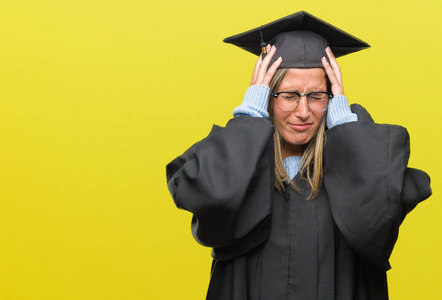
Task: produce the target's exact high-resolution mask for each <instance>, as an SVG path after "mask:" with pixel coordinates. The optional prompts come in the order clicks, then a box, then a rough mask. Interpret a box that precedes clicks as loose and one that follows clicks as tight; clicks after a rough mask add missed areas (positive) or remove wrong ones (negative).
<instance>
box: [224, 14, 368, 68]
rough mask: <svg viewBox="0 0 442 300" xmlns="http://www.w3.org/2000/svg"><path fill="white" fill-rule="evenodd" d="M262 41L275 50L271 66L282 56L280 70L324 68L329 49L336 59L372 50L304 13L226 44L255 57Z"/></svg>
mask: <svg viewBox="0 0 442 300" xmlns="http://www.w3.org/2000/svg"><path fill="white" fill-rule="evenodd" d="M262 41H265V42H268V43H269V44H271V45H275V46H276V49H277V50H276V53H275V55H274V56H273V59H272V61H271V62H270V64H269V66H271V64H272V63H273V62H274V61H275V60H276V59H277V58H278V57H280V56H281V57H282V63H281V65H280V66H279V68H318V67H319V68H322V63H321V58H322V57H323V56H325V57H326V58H327V55H326V53H325V48H326V47H327V46H330V48H331V50H332V51H333V54H334V55H335V57H339V56H343V55H346V54H349V53H352V52H356V51H359V50H362V49H366V48H369V47H370V45H369V44H367V43H366V42H364V41H362V40H360V39H358V38H356V37H354V36H352V35H351V34H348V33H346V32H345V31H342V30H341V29H339V28H336V27H335V26H333V25H331V24H329V23H327V22H324V21H322V20H321V19H318V18H316V17H315V16H313V15H311V14H309V13H307V12H305V11H300V12H297V13H295V14H292V15H289V16H287V17H284V18H282V19H279V20H276V21H274V22H271V23H268V24H266V25H262V26H260V27H257V28H255V29H252V30H249V31H246V32H243V33H240V34H237V35H234V36H231V37H228V38H225V39H224V42H225V43H230V44H233V45H236V46H238V47H240V48H242V49H244V50H247V51H249V52H251V53H253V54H255V55H260V53H261V51H262V50H261V48H262V44H261V42H262Z"/></svg>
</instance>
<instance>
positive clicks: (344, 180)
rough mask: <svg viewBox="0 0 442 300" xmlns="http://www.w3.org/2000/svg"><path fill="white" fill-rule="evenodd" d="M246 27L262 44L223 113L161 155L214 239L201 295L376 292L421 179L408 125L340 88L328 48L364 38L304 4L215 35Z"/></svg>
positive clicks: (176, 191)
mask: <svg viewBox="0 0 442 300" xmlns="http://www.w3.org/2000/svg"><path fill="white" fill-rule="evenodd" d="M333 31H334V32H333ZM257 32H258V33H259V34H260V35H262V36H264V38H265V37H266V36H269V35H270V36H271V40H270V45H272V46H270V45H269V46H268V47H267V48H266V50H268V52H269V53H268V54H267V55H266V56H265V58H263V56H264V55H261V56H260V58H259V59H258V61H257V63H256V66H255V69H254V72H253V77H252V84H251V87H249V89H248V90H247V92H246V96H245V98H244V101H243V103H242V104H241V105H240V106H239V107H237V108H236V109H235V110H234V115H235V118H234V119H232V120H230V121H229V123H228V124H227V125H226V127H225V128H221V127H217V126H214V128H213V129H212V131H211V133H210V134H209V136H208V137H207V138H205V139H204V140H202V141H200V142H198V143H197V144H195V145H193V146H192V147H191V148H190V149H189V150H187V151H186V152H185V153H184V154H183V155H181V156H180V157H178V158H176V159H175V160H174V161H172V162H171V163H170V164H169V165H168V166H167V178H168V187H169V190H170V192H171V194H172V196H173V198H174V201H175V203H176V205H177V206H178V207H179V208H183V209H186V210H188V211H191V212H192V213H193V215H194V216H193V220H192V232H193V235H194V237H195V239H196V240H197V241H198V242H199V243H201V244H203V245H205V246H210V247H212V248H213V251H212V256H213V258H214V263H213V265H212V275H211V281H210V286H209V291H208V294H207V299H303V300H304V299H330V300H331V299H339V300H347V299H348V300H350V299H358V300H362V299H364V300H365V299H373V300H375V299H376V300H382V299H388V291H387V285H386V271H387V270H388V269H389V268H390V265H389V263H388V258H389V256H390V254H391V251H392V249H393V246H394V243H395V241H396V239H397V235H398V229H399V225H400V223H401V222H402V220H403V218H404V217H405V215H406V214H407V213H408V212H409V211H410V210H411V209H413V208H414V206H415V205H417V203H419V202H420V201H422V200H424V199H426V198H427V197H429V195H430V194H431V190H430V187H429V177H428V175H427V174H426V173H424V172H422V171H419V170H415V169H410V168H407V162H408V156H409V144H408V133H407V131H406V130H405V129H404V128H402V127H399V126H393V125H379V124H375V123H374V122H373V120H372V119H371V117H370V116H369V114H368V113H367V112H366V111H365V110H364V109H363V108H362V107H361V106H353V107H352V109H350V106H349V105H348V101H347V99H346V97H345V96H344V90H343V85H342V77H341V72H340V69H339V66H338V64H337V62H336V60H335V56H334V55H333V53H332V50H331V49H330V47H331V48H332V49H333V48H335V49H336V50H337V52H339V54H340V55H343V54H346V53H350V52H354V51H357V50H360V49H361V48H366V47H367V46H368V45H367V44H364V43H363V42H362V41H360V40H357V39H356V38H354V37H352V36H349V35H348V34H346V33H343V32H342V31H340V30H339V29H336V28H335V27H333V26H331V25H330V24H327V23H325V22H323V21H322V20H319V19H317V18H315V17H313V16H312V15H309V14H307V13H305V12H299V13H296V14H294V15H291V16H288V17H286V18H283V19H280V20H277V21H275V22H273V23H270V24H267V25H264V26H261V27H259V28H257V29H255V30H252V31H249V32H246V33H244V34H240V35H237V36H234V37H232V38H228V39H226V40H225V41H227V42H232V41H234V43H235V44H237V45H239V46H240V47H241V48H244V49H246V50H249V49H248V48H247V47H248V45H247V44H248V43H249V42H250V43H251V44H255V45H256V34H257ZM330 32H333V33H332V34H331V35H330ZM318 33H320V34H318ZM336 35H338V37H337V38H335V37H336ZM342 35H347V37H349V39H350V40H351V41H350V42H348V41H347V42H344V44H345V43H348V44H352V45H351V46H352V47H353V48H351V47H346V46H345V45H344V46H343V45H342V44H341V45H339V43H341V42H342ZM355 40H356V41H357V42H358V43H359V44H356V46H355V43H354V41H355ZM275 45H276V47H275ZM328 45H330V47H328ZM355 49H356V50H355ZM254 51H256V50H253V51H252V52H254ZM327 59H328V60H327ZM269 66H270V67H269ZM268 116H270V118H267V117H268ZM326 129H327V130H326Z"/></svg>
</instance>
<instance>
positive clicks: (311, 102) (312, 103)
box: [307, 92, 329, 111]
mask: <svg viewBox="0 0 442 300" xmlns="http://www.w3.org/2000/svg"><path fill="white" fill-rule="evenodd" d="M328 99H329V97H328V94H327V93H324V92H315V93H311V94H309V95H308V97H307V101H308V106H309V107H310V109H311V110H314V111H324V110H325V109H326V108H327V104H328Z"/></svg>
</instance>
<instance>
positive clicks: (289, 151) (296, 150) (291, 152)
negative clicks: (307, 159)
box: [281, 142, 305, 160]
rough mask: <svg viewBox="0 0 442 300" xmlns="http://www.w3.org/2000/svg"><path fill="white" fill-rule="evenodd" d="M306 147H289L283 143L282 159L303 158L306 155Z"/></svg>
mask: <svg viewBox="0 0 442 300" xmlns="http://www.w3.org/2000/svg"><path fill="white" fill-rule="evenodd" d="M304 148H305V147H304V145H288V144H287V143H285V142H284V143H283V148H282V153H281V154H282V159H283V160H284V159H286V158H287V157H289V156H302V154H303V153H304Z"/></svg>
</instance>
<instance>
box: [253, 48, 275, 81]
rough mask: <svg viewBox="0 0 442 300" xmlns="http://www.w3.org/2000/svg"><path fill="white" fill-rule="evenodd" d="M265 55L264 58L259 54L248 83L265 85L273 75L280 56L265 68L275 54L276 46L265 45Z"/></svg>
mask: <svg viewBox="0 0 442 300" xmlns="http://www.w3.org/2000/svg"><path fill="white" fill-rule="evenodd" d="M267 52H268V53H267V55H266V57H265V58H264V59H262V54H261V55H260V56H259V58H258V61H257V62H256V64H255V68H254V69H253V75H252V82H251V83H250V85H251V86H252V85H257V84H259V85H265V86H269V85H270V81H271V80H272V78H273V75H275V72H276V70H277V69H278V67H279V65H280V64H281V62H282V57H279V58H278V59H277V60H276V61H275V62H274V63H273V64H272V66H271V67H270V68H269V70H267V67H268V66H269V63H270V61H271V60H272V57H273V55H275V52H276V47H275V46H272V47H270V45H267Z"/></svg>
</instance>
